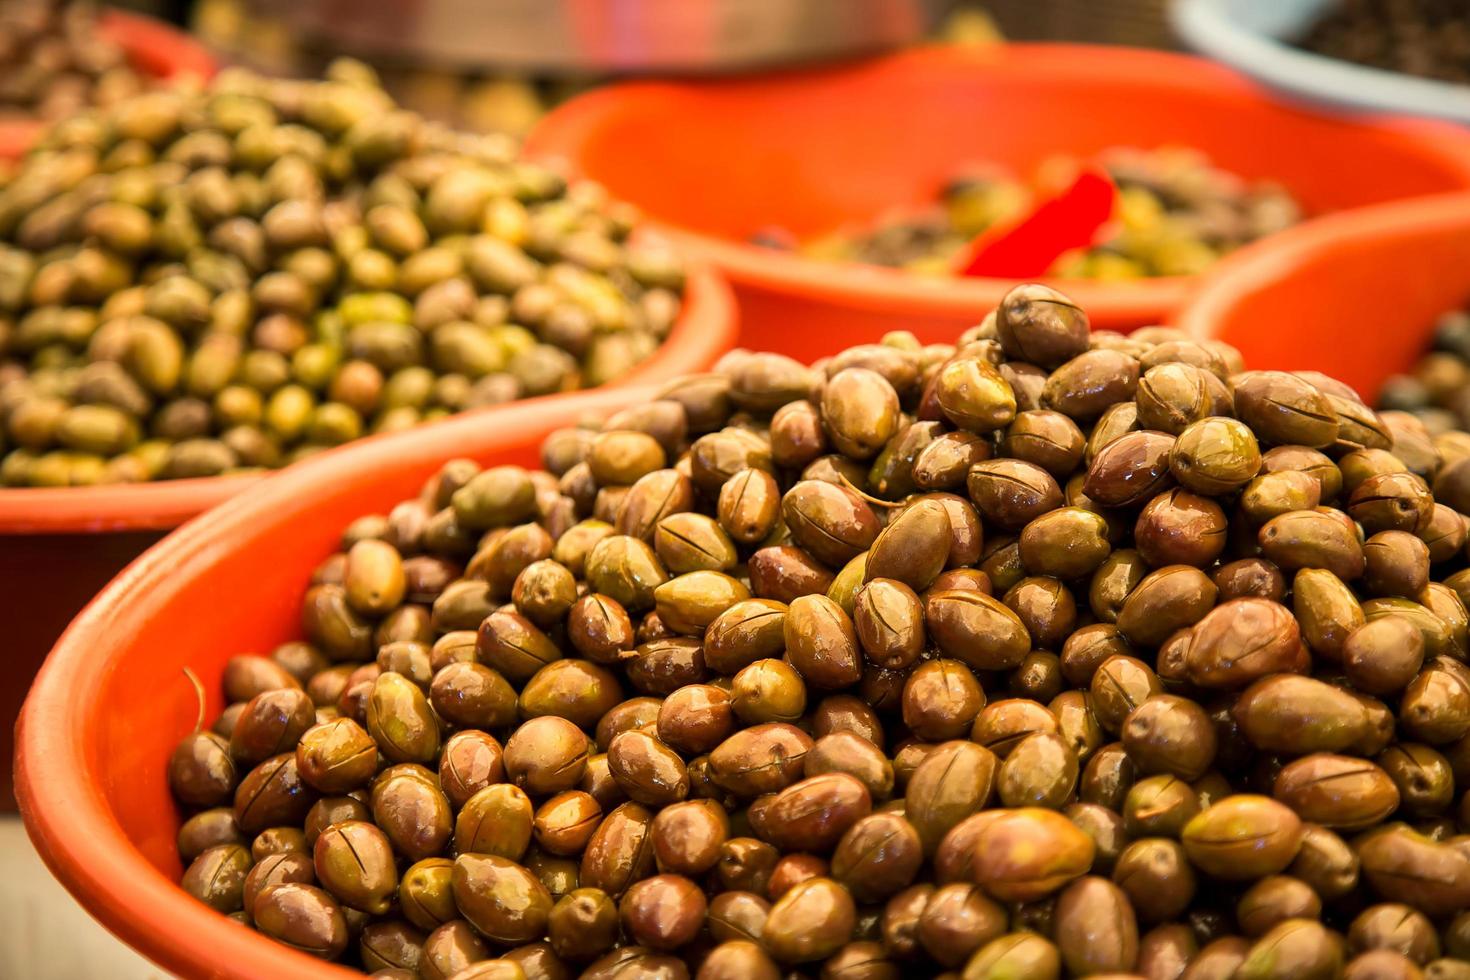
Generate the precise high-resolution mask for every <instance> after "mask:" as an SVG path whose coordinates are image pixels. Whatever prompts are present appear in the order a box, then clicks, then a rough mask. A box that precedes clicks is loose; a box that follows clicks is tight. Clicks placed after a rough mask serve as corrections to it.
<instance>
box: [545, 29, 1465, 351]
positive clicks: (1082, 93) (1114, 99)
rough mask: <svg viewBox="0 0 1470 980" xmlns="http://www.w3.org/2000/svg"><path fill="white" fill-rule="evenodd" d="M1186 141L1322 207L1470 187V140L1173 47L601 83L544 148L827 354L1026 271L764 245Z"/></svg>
mask: <svg viewBox="0 0 1470 980" xmlns="http://www.w3.org/2000/svg"><path fill="white" fill-rule="evenodd" d="M1164 145H1182V146H1190V147H1197V148H1199V149H1200V150H1203V151H1204V152H1205V153H1206V154H1208V156H1209V157H1210V159H1211V160H1212V161H1213V162H1214V163H1216V164H1217V165H1219V166H1221V167H1223V168H1224V169H1226V170H1229V171H1233V172H1235V173H1238V174H1241V175H1242V176H1244V177H1247V178H1252V179H1262V178H1269V179H1274V180H1278V181H1280V182H1281V183H1282V184H1284V185H1285V186H1286V187H1287V188H1288V189H1290V190H1291V192H1292V193H1293V194H1295V195H1296V197H1297V199H1298V200H1300V201H1301V202H1302V203H1303V204H1304V206H1305V207H1306V209H1307V210H1308V211H1309V212H1311V213H1317V212H1324V211H1333V210H1339V209H1343V208H1352V207H1359V206H1362V205H1367V204H1374V203H1378V202H1382V201H1387V200H1393V199H1399V198H1405V197H1413V196H1418V195H1423V194H1431V193H1435V192H1441V191H1448V190H1458V189H1463V188H1466V187H1470V134H1467V133H1465V132H1463V131H1461V130H1459V129H1456V128H1454V127H1450V126H1447V125H1441V124H1434V123H1427V122H1408V121H1394V122H1373V121H1354V120H1351V119H1346V118H1341V117H1332V116H1327V115H1322V114H1319V113H1313V112H1309V111H1306V110H1303V109H1298V108H1293V107H1290V106H1286V105H1282V104H1280V103H1277V102H1273V101H1272V100H1271V99H1270V98H1269V97H1268V96H1267V95H1266V94H1264V93H1263V91H1262V90H1261V89H1259V88H1257V87H1256V86H1255V85H1254V84H1252V83H1250V82H1248V81H1246V80H1244V79H1243V78H1241V77H1240V76H1238V75H1236V74H1234V73H1232V72H1230V71H1228V70H1226V69H1224V68H1220V67H1218V66H1215V65H1211V64H1209V63H1208V62H1205V61H1202V60H1199V59H1196V58H1190V57H1187V56H1183V55H1175V54H1167V53H1163V52H1157V51H1143V50H1133V49H1128V48H1116V47H1106V48H1105V47H1089V46H1083V45H1031V44H1016V45H998V46H994V47H986V48H969V47H929V48H921V49H917V50H912V51H908V52H905V53H901V54H897V55H893V56H889V57H885V58H880V59H877V60H873V61H867V62H863V63H859V64H856V65H850V66H846V67H839V68H831V69H823V70H817V71H798V72H787V73H782V74H777V75H771V76H762V77H752V78H742V79H734V80H722V81H711V82H699V83H662V82H640V83H631V84H626V85H617V86H612V87H609V88H605V89H601V90H599V91H595V92H592V93H590V94H587V95H584V96H581V97H580V98H577V99H574V100H572V101H571V102H569V103H567V104H566V105H564V106H562V107H561V108H559V109H557V110H556V111H554V112H553V113H551V114H550V115H549V116H548V117H547V118H546V119H545V120H544V121H543V122H542V123H541V124H540V125H539V126H538V127H537V129H536V130H535V131H534V132H533V133H532V135H531V137H530V140H529V144H528V149H529V150H530V151H531V152H532V153H533V154H536V155H539V156H542V157H548V158H561V159H562V160H564V161H565V163H566V165H567V166H568V167H570V168H571V169H572V170H573V171H575V172H578V173H580V174H582V175H584V176H587V177H591V178H593V179H595V180H598V181H601V182H602V183H603V184H605V185H606V186H607V187H608V189H609V190H611V191H612V192H613V193H614V194H615V195H616V196H618V197H620V198H622V199H624V200H628V201H632V202H633V203H635V204H638V205H640V206H641V207H642V208H643V209H644V210H645V211H646V212H647V213H648V215H649V216H650V217H651V218H653V219H654V220H656V221H658V222H660V223H662V224H663V225H664V226H666V228H668V229H670V230H672V231H673V232H674V233H675V235H676V236H677V237H678V238H679V240H680V241H681V242H682V243H683V244H684V245H685V246H687V247H688V248H689V249H690V250H691V251H692V252H693V253H694V254H696V255H699V256H701V257H703V258H706V259H708V260H710V261H712V262H714V263H715V264H716V265H718V266H719V267H721V268H722V269H724V270H725V271H726V272H727V273H728V274H729V276H730V278H731V280H732V282H733V283H734V286H735V289H736V294H737V297H738V299H739V301H740V304H741V312H742V322H743V329H742V334H741V342H742V343H744V344H746V345H749V346H751V347H756V348H769V349H773V350H780V351H782V352H784V353H787V354H791V355H792V356H794V357H798V358H805V359H811V358H814V357H817V356H820V355H822V354H830V353H832V352H833V351H834V350H837V349H839V348H841V347H844V346H847V345H849V344H853V343H860V342H864V341H871V340H874V339H876V338H877V337H879V336H881V335H882V334H883V333H884V332H886V331H889V330H894V329H908V330H912V331H914V332H915V333H917V334H918V335H919V336H920V338H921V339H923V340H925V341H934V340H948V339H952V338H953V337H954V336H955V334H956V333H957V332H958V331H959V330H962V329H963V328H964V327H966V326H969V325H971V324H973V323H975V322H977V321H978V320H979V319H980V318H981V317H982V316H983V315H984V314H985V313H986V312H988V311H989V310H990V309H992V308H993V307H994V306H995V305H996V303H997V302H998V300H999V299H1000V297H1001V296H1002V295H1003V294H1004V292H1005V290H1006V289H1007V288H1008V286H1010V285H1011V283H1009V282H1006V281H1001V280H991V279H970V280H960V279H938V280H935V279H925V278H921V277H918V276H913V275H910V274H907V273H904V272H902V271H898V270H892V269H881V268H875V267H870V266H860V265H843V264H837V263H831V262H823V261H819V260H816V259H810V258H805V257H802V256H799V255H793V254H788V253H783V252H778V251H772V250H768V249H764V248H759V247H756V246H753V245H750V244H748V243H747V242H748V239H749V237H750V236H751V235H752V234H753V233H754V232H756V231H758V230H760V229H762V228H764V227H768V226H772V225H776V226H781V227H783V228H786V229H788V230H790V231H791V232H792V233H793V234H795V235H797V236H798V237H805V236H811V235H815V234H820V233H823V232H826V231H829V230H831V229H833V228H837V227H840V226H843V225H847V224H850V223H854V222H862V221H865V220H871V219H873V218H875V217H877V216H878V215H879V214H881V213H882V212H885V211H888V210H890V209H892V208H895V207H909V206H914V205H918V204H922V203H925V202H928V201H931V200H933V199H934V197H935V196H936V194H937V193H938V191H939V189H940V187H941V186H942V184H943V183H944V182H945V180H946V179H947V178H949V177H951V176H953V174H954V173H955V171H956V170H957V169H959V168H960V167H962V166H963V165H965V164H973V163H977V162H986V161H992V162H995V163H998V164H1000V165H1002V166H1003V167H1006V168H1009V169H1011V170H1012V171H1015V172H1017V173H1022V174H1025V173H1031V172H1033V171H1034V170H1035V169H1036V168H1037V166H1038V165H1040V164H1041V163H1042V162H1043V161H1044V160H1046V159H1047V158H1050V157H1054V156H1056V155H1058V154H1065V155H1078V156H1090V155H1092V154H1096V153H1098V152H1099V151H1102V150H1105V149H1108V148H1111V147H1118V146H1136V147H1143V148H1152V147H1158V146H1164ZM1055 285H1056V286H1057V287H1058V288H1060V289H1062V290H1064V291H1066V292H1067V293H1069V294H1070V295H1071V296H1072V297H1073V298H1075V299H1076V300H1078V301H1079V302H1080V303H1081V305H1082V306H1083V308H1084V309H1086V310H1087V311H1088V313H1089V314H1090V315H1091V317H1092V320H1093V323H1094V324H1095V325H1096V326H1099V327H1106V328H1111V329H1119V328H1122V329H1127V328H1130V327H1134V326H1138V325H1140V324H1145V323H1151V322H1153V323H1156V322H1160V321H1162V320H1163V319H1164V318H1165V317H1166V316H1167V315H1168V314H1169V313H1171V312H1173V311H1174V310H1176V309H1177V308H1178V307H1179V306H1180V305H1181V304H1182V303H1183V302H1184V301H1185V300H1186V299H1187V298H1188V297H1189V295H1190V294H1191V293H1192V292H1193V290H1194V289H1195V288H1196V287H1197V282H1196V281H1195V280H1193V279H1180V278H1166V279H1150V280H1136V281H1131V282H1123V283H1110V282H1099V281H1089V280H1071V281H1068V280H1058V281H1057V282H1056V283H1055Z"/></svg>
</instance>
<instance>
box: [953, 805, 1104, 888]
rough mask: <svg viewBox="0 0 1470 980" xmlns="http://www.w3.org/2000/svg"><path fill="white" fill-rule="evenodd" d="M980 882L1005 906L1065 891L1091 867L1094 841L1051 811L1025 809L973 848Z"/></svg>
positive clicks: (1004, 819) (1003, 821) (1002, 821)
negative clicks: (1010, 902)
mask: <svg viewBox="0 0 1470 980" xmlns="http://www.w3.org/2000/svg"><path fill="white" fill-rule="evenodd" d="M975 848H976V854H975V858H974V874H975V880H976V882H977V883H978V884H979V885H980V886H981V887H982V888H984V889H985V890H986V891H987V892H988V893H989V894H990V895H992V896H994V897H995V898H997V899H1000V900H1002V901H1015V902H1025V901H1032V900H1034V899H1038V898H1041V897H1043V896H1045V895H1048V894H1050V893H1052V892H1054V891H1056V890H1057V889H1059V888H1061V887H1062V886H1063V885H1065V884H1066V883H1067V882H1068V881H1070V880H1071V879H1073V878H1076V877H1079V876H1081V875H1083V874H1086V872H1087V870H1088V868H1090V867H1091V865H1092V859H1093V855H1094V853H1095V850H1096V848H1095V845H1094V844H1093V842H1092V838H1090V837H1088V836H1087V835H1086V834H1085V833H1083V832H1082V831H1081V830H1079V829H1077V827H1076V826H1074V825H1073V824H1072V822H1071V821H1070V820H1068V819H1067V818H1066V817H1063V816H1062V815H1061V814H1058V813H1055V812H1053V811H1051V810H1042V809H1038V808H1031V807H1023V808H1021V809H1017V810H1012V811H1010V812H1009V813H1007V814H1006V815H1004V816H1002V817H1001V818H999V819H997V820H995V821H993V822H991V823H990V824H989V825H987V826H986V827H985V828H984V829H983V830H982V831H981V832H980V836H979V838H978V839H977V840H976V842H975Z"/></svg>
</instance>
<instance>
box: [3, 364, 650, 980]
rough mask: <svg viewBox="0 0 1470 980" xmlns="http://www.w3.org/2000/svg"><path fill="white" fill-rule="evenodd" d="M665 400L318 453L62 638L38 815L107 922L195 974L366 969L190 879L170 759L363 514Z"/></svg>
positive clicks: (40, 719) (40, 682)
mask: <svg viewBox="0 0 1470 980" xmlns="http://www.w3.org/2000/svg"><path fill="white" fill-rule="evenodd" d="M652 396H653V389H650V388H619V389H608V390H603V391H593V392H584V393H580V394H573V395H565V396H560V397H557V398H550V399H535V400H531V401H525V402H519V403H516V404H512V405H508V406H505V407H503V408H498V409H494V410H491V411H487V412H479V413H472V414H469V415H462V416H459V417H457V418H454V419H450V420H447V421H445V422H442V423H439V424H437V425H432V426H426V427H424V428H422V429H419V430H417V431H416V432H414V433H412V435H411V437H410V436H408V434H400V435H395V436H389V437H385V438H382V439H374V440H368V441H366V442H364V443H360V444H357V445H355V446H353V447H352V448H350V449H346V450H341V451H338V452H333V453H330V454H327V455H326V456H322V457H315V458H312V459H310V460H307V461H305V462H303V463H301V464H299V465H297V466H293V467H291V468H290V469H288V470H286V471H284V472H282V473H281V474H279V475H277V476H275V477H273V478H271V479H269V480H266V481H263V482H261V483H260V484H259V485H257V486H256V487H254V488H252V489H251V490H249V491H247V492H245V493H243V494H241V495H240V496H238V497H236V498H234V499H233V500H231V501H229V502H228V503H225V504H224V505H222V506H220V507H219V508H217V509H215V510H213V511H211V512H210V513H208V514H206V515H204V516H202V517H200V518H199V519H197V520H195V521H192V522H191V523H189V524H188V525H187V526H185V527H183V528H181V529H180V530H178V531H177V532H175V533H174V534H172V535H170V536H169V537H168V538H167V539H166V540H165V541H163V542H162V543H161V544H159V545H157V546H156V547H154V548H152V549H150V550H149V551H148V552H146V553H145V554H144V555H143V556H142V557H141V558H139V559H138V560H137V561H136V562H134V563H133V564H132V565H131V566H130V567H129V568H128V569H127V570H126V571H124V572H123V574H122V575H120V576H119V577H118V578H117V579H116V580H115V581H113V582H112V584H110V585H109V586H108V587H107V588H106V589H104V590H103V591H102V592H101V594H99V595H98V596H97V598H96V599H94V600H93V601H92V603H91V605H89V606H88V607H87V608H86V609H85V610H84V611H83V612H82V614H81V615H80V616H78V617H77V619H76V621H75V622H74V623H72V625H71V627H70V628H69V629H68V630H67V631H66V633H65V635H64V636H62V638H61V641H60V642H59V643H57V645H56V648H55V649H54V650H52V652H51V656H50V657H49V658H48V659H47V661H46V665H45V667H44V668H43V669H42V670H41V673H40V676H39V677H37V679H36V683H35V686H34V687H33V689H32V690H31V694H30V697H29V698H28V699H27V701H26V706H25V709H24V711H23V712H22V715H21V721H20V725H19V727H18V730H17V732H18V737H17V741H18V748H17V751H16V756H15V760H16V761H15V771H16V788H17V791H18V796H19V797H20V806H21V815H22V816H23V817H24V818H25V823H26V828H27V830H28V831H29V833H30V835H31V839H32V841H33V842H34V843H35V845H36V848H37V850H38V851H39V852H40V854H41V856H42V858H43V859H44V860H45V862H46V864H47V866H48V867H49V868H50V869H51V871H52V872H53V873H54V874H55V875H56V877H57V878H58V879H60V881H61V882H62V884H64V885H65V886H66V887H67V888H68V889H69V890H70V891H71V893H72V894H73V895H74V896H75V897H76V899H77V901H79V902H81V904H82V905H83V906H84V907H86V909H87V910H88V911H89V912H91V913H92V915H93V916H95V917H96V918H97V919H98V920H99V921H101V922H102V924H103V925H105V926H107V927H108V928H109V929H111V930H112V931H113V932H115V933H116V934H117V935H118V936H120V937H121V938H122V939H123V940H125V941H126V942H128V943H129V944H131V945H132V946H134V947H135V948H137V949H138V950H139V951H140V952H141V953H143V954H144V955H145V956H148V957H149V958H151V959H153V960H154V961H156V962H157V963H159V964H160V965H161V966H163V967H164V968H165V969H167V970H169V971H170V972H172V973H175V974H178V975H180V976H183V977H191V978H192V977H209V978H212V980H226V978H228V980H257V978H260V977H272V978H274V980H297V978H299V980H308V978H313V980H322V978H332V977H341V978H346V977H352V976H360V974H357V973H355V972H353V971H351V970H348V969H345V968H343V967H340V966H332V965H328V964H324V963H322V962H321V961H320V960H317V959H314V958H312V957H310V956H308V955H306V954H305V953H301V952H297V951H296V950H293V949H290V948H288V947H286V946H283V945H280V944H277V943H276V942H274V941H272V940H270V939H268V938H266V937H265V936H262V935H260V934H259V933H256V932H254V931H252V930H250V929H244V928H241V927H240V926H239V924H237V923H235V922H232V921H231V920H229V919H227V918H225V917H224V916H221V915H220V914H218V913H217V912H214V911H211V910H210V909H209V908H207V907H206V906H204V905H203V904H201V903H200V902H198V901H195V900H194V899H193V898H191V897H190V896H189V895H188V894H187V893H185V892H184V891H183V890H182V889H181V888H179V887H178V885H177V883H176V882H177V881H178V878H179V876H180V874H181V873H182V870H183V869H182V868H181V867H180V864H179V858H178V854H177V851H176V849H175V844H174V837H175V834H176V833H177V831H178V828H179V817H178V813H177V811H176V809H175V807H174V804H173V801H172V798H171V797H170V795H169V789H168V777H167V769H168V758H169V754H170V753H171V752H172V751H173V747H174V745H175V744H176V743H177V742H178V740H179V739H180V738H182V737H183V736H184V735H186V734H187V733H189V732H190V731H192V730H193V729H194V726H195V723H196V721H197V719H198V712H199V706H198V704H197V702H196V700H195V691H194V687H193V684H192V683H191V682H190V680H189V677H188V676H187V674H186V673H185V672H186V671H190V672H192V673H193V674H194V676H196V677H198V678H199V680H200V681H201V682H202V683H203V686H204V690H205V691H206V692H207V698H208V703H207V705H206V711H207V713H208V716H209V717H211V718H213V717H214V716H215V715H217V714H218V713H219V711H220V710H221V708H222V707H223V704H222V695H221V691H220V678H221V675H222V673H223V671H224V665H225V661H226V660H228V659H229V658H230V657H231V656H233V655H235V654H237V653H242V652H249V651H260V650H269V649H270V648H271V647H273V646H275V645H276V644H278V643H281V642H283V641H285V640H287V639H291V638H293V637H296V636H298V635H299V630H300V626H299V615H300V614H299V608H300V601H301V596H302V594H303V593H304V591H305V589H306V587H307V585H308V582H309V580H310V578H311V573H312V569H313V568H314V567H315V566H316V564H317V563H318V562H320V561H321V559H323V558H324V557H326V556H327V555H328V554H330V553H331V552H332V551H333V550H335V549H336V547H337V542H338V540H339V538H340V536H341V533H342V530H343V528H345V527H346V526H347V524H348V523H349V522H350V521H352V520H353V519H354V518H356V517H360V516H362V515H363V514H368V513H374V512H379V513H382V512H386V511H387V510H388V509H389V508H390V507H392V505H393V504H395V503H397V502H398V501H399V500H402V499H404V498H405V497H409V496H412V495H413V494H414V493H416V492H417V490H418V488H419V487H420V485H421V484H422V483H423V481H424V480H425V479H426V478H427V477H428V476H430V475H431V474H432V473H434V472H435V471H436V470H437V469H438V467H439V466H440V464H442V463H443V462H444V461H445V460H447V459H451V458H454V457H459V456H469V457H472V458H475V459H478V460H480V461H481V462H484V463H487V464H499V463H517V464H521V465H537V463H538V460H539V455H538V449H539V447H540V443H541V440H542V439H543V438H544V437H545V436H546V434H547V433H549V432H550V431H552V430H553V429H556V428H559V427H562V426H569V425H574V424H576V423H577V422H578V421H579V420H580V419H581V418H583V417H584V416H585V415H587V414H589V413H590V414H599V415H602V414H609V413H611V412H613V411H616V410H617V409H620V408H624V407H626V406H628V405H632V404H636V403H638V402H640V401H643V400H646V399H648V398H651V397H652Z"/></svg>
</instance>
